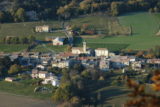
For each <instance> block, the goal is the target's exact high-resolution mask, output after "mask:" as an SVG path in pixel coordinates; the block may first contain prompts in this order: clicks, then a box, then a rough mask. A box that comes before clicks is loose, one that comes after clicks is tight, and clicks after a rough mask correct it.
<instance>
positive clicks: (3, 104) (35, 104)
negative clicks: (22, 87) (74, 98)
mask: <svg viewBox="0 0 160 107" xmlns="http://www.w3.org/2000/svg"><path fill="white" fill-rule="evenodd" d="M0 107H55V106H53V104H52V103H51V101H45V100H39V99H33V98H30V97H25V96H19V95H14V94H9V93H4V92H0Z"/></svg>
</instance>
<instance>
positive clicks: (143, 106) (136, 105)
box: [126, 70, 160, 107]
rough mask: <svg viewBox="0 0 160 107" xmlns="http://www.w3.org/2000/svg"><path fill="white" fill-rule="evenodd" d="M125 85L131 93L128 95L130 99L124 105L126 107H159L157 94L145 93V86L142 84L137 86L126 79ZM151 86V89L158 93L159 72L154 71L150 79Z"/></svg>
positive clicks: (159, 99)
mask: <svg viewBox="0 0 160 107" xmlns="http://www.w3.org/2000/svg"><path fill="white" fill-rule="evenodd" d="M127 81H128V82H127V84H128V86H129V88H131V89H132V90H133V91H132V92H131V93H130V94H129V96H130V97H131V98H132V99H130V100H129V101H127V103H126V107H159V105H160V97H159V96H158V94H151V93H150V92H149V93H147V92H146V89H145V88H146V86H145V85H144V84H138V83H137V82H135V81H133V80H130V79H128V80H127ZM152 81H153V84H152V86H151V88H152V89H153V90H154V91H156V92H159V91H160V70H156V71H155V72H154V74H153V77H152Z"/></svg>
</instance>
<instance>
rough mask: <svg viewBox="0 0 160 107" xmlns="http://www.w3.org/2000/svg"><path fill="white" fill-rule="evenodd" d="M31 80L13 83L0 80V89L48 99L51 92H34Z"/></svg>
mask: <svg viewBox="0 0 160 107" xmlns="http://www.w3.org/2000/svg"><path fill="white" fill-rule="evenodd" d="M31 82H32V80H27V81H22V82H13V83H9V82H5V81H0V91H2V92H8V93H12V94H17V95H24V96H30V97H33V98H38V99H49V98H50V97H51V93H34V89H35V87H36V86H34V85H32V84H31ZM28 83H30V84H28Z"/></svg>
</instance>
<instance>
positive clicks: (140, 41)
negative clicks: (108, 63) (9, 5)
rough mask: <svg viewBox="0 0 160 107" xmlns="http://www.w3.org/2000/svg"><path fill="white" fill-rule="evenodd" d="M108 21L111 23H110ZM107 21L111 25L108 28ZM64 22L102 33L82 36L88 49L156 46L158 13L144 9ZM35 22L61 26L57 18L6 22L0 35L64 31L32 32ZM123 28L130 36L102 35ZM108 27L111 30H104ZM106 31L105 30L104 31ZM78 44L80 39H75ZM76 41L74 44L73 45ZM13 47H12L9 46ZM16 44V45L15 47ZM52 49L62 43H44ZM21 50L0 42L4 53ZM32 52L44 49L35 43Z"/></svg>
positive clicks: (40, 35)
mask: <svg viewBox="0 0 160 107" xmlns="http://www.w3.org/2000/svg"><path fill="white" fill-rule="evenodd" d="M110 22H113V24H114V25H112V24H111V23H110ZM109 23H110V24H111V27H110V28H109ZM66 24H74V25H77V26H80V25H83V24H88V25H90V26H91V27H92V26H93V27H94V28H95V29H96V30H97V32H98V34H102V35H103V36H101V37H99V38H90V39H89V38H88V39H87V38H85V41H86V42H87V44H88V46H89V47H91V48H101V47H103V48H108V49H109V50H111V51H119V50H121V49H133V50H146V49H150V48H153V47H155V46H156V45H160V37H158V36H156V35H155V34H156V33H157V32H158V30H159V26H160V14H150V13H147V12H140V13H130V14H126V15H123V16H120V17H118V18H113V19H112V18H111V17H108V16H86V17H80V18H75V19H72V20H70V21H67V22H66ZM37 25H50V26H51V27H53V28H55V29H60V28H61V23H60V22H58V21H46V22H24V23H8V24H1V25H0V37H4V36H27V35H35V36H36V38H37V39H38V40H44V38H45V37H48V36H64V33H62V32H57V33H35V32H34V27H35V26H37ZM125 27H126V29H127V27H131V28H132V33H133V34H132V36H125V35H121V36H112V37H111V36H105V35H107V34H108V33H109V32H120V31H121V29H123V30H124V28H125ZM108 29H112V31H108ZM107 32H108V33H107ZM76 41H77V42H78V43H77V44H81V43H82V41H84V40H83V39H82V40H76ZM77 44H76V45H77ZM13 47H16V48H13ZM17 47H18V48H17ZM47 47H49V48H51V49H52V50H54V51H56V52H59V51H63V50H64V49H65V47H66V46H62V47H55V46H47ZM23 49H25V46H20V45H12V48H11V47H10V46H9V45H0V50H1V51H4V52H12V51H20V50H23ZM33 51H45V52H46V51H48V49H44V48H43V47H42V46H41V45H40V46H37V47H36V48H35V49H33Z"/></svg>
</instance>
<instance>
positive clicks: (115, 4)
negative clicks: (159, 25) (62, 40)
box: [0, 0, 160, 22]
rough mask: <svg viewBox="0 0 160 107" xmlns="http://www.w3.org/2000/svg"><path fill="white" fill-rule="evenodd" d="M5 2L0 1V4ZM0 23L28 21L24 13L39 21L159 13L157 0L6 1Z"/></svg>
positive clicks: (0, 13) (159, 2)
mask: <svg viewBox="0 0 160 107" xmlns="http://www.w3.org/2000/svg"><path fill="white" fill-rule="evenodd" d="M4 1H5V0H0V4H2V7H3V2H4ZM5 4H6V5H8V6H4V7H5V8H4V9H3V10H1V11H0V22H23V21H28V20H29V19H28V18H27V15H26V12H27V11H33V10H34V11H35V12H37V16H38V18H39V20H47V19H68V18H72V17H76V16H78V15H84V14H90V13H94V12H107V14H108V15H112V16H117V15H121V14H124V13H126V12H137V11H149V12H160V1H159V0H7V2H6V3H5Z"/></svg>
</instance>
